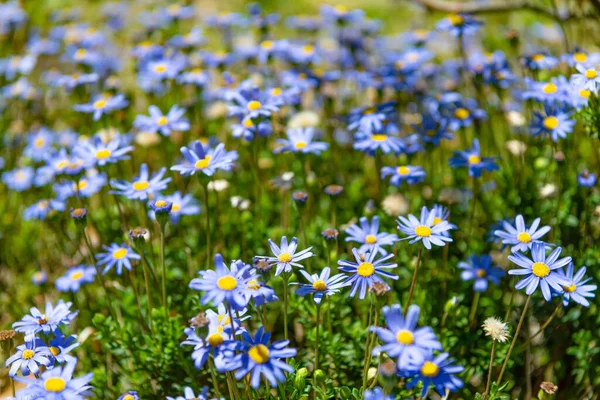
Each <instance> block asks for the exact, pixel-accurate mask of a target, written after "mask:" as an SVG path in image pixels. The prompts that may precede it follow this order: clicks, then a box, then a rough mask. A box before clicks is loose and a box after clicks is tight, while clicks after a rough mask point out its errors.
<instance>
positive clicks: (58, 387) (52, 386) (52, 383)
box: [44, 376, 67, 393]
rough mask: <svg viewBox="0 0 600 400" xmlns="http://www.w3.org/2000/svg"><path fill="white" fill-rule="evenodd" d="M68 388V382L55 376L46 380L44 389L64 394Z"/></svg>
mask: <svg viewBox="0 0 600 400" xmlns="http://www.w3.org/2000/svg"><path fill="white" fill-rule="evenodd" d="M66 387H67V382H65V380H64V379H63V378H61V377H60V376H53V377H52V378H48V379H46V381H45V382H44V389H46V390H47V391H49V392H54V393H58V392H62V391H63V390H65V388H66Z"/></svg>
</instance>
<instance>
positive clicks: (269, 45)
mask: <svg viewBox="0 0 600 400" xmlns="http://www.w3.org/2000/svg"><path fill="white" fill-rule="evenodd" d="M273 45H274V43H273V41H272V40H265V41H264V42H262V43H261V44H260V47H262V48H263V49H265V50H270V49H272V48H273Z"/></svg>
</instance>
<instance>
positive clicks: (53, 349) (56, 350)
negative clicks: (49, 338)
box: [49, 346, 60, 357]
mask: <svg viewBox="0 0 600 400" xmlns="http://www.w3.org/2000/svg"><path fill="white" fill-rule="evenodd" d="M49 349H50V353H52V355H53V356H54V357H56V356H57V355H59V354H60V349H59V348H58V347H54V346H50V347H49Z"/></svg>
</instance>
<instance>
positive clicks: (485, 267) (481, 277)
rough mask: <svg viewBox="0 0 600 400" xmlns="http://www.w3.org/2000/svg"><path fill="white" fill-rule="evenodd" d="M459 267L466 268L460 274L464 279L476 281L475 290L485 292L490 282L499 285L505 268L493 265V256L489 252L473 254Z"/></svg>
mask: <svg viewBox="0 0 600 400" xmlns="http://www.w3.org/2000/svg"><path fill="white" fill-rule="evenodd" d="M458 268H460V269H462V270H464V271H463V272H461V274H460V278H461V279H462V280H463V281H470V280H474V281H475V284H474V285H473V290H475V291H476V292H485V291H486V290H487V287H488V282H492V283H493V284H494V285H499V284H500V278H502V277H503V276H504V270H503V269H501V268H498V267H496V266H494V265H492V257H490V256H488V255H487V254H485V255H482V256H476V255H472V256H471V257H469V259H468V260H467V261H461V262H459V263H458Z"/></svg>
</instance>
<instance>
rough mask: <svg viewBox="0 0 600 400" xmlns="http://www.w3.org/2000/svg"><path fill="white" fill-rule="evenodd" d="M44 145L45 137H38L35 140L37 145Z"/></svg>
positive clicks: (38, 146)
mask: <svg viewBox="0 0 600 400" xmlns="http://www.w3.org/2000/svg"><path fill="white" fill-rule="evenodd" d="M43 145H44V139H41V138H40V139H37V140H36V141H35V147H37V148H40V147H42V146H43Z"/></svg>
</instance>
